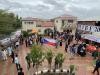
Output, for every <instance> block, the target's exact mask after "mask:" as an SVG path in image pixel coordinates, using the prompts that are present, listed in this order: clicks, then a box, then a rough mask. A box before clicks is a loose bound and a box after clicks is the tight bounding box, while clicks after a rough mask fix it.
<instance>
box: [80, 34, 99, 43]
mask: <svg viewBox="0 0 100 75" xmlns="http://www.w3.org/2000/svg"><path fill="white" fill-rule="evenodd" d="M81 37H82V38H83V39H87V40H91V41H94V42H98V43H100V37H98V36H95V35H91V34H83V35H81Z"/></svg>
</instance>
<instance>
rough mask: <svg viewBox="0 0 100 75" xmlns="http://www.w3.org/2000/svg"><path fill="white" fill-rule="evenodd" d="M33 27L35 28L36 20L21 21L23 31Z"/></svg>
mask: <svg viewBox="0 0 100 75" xmlns="http://www.w3.org/2000/svg"><path fill="white" fill-rule="evenodd" d="M25 22H33V24H28V23H25ZM33 28H36V21H22V30H23V31H27V30H32V29H33Z"/></svg>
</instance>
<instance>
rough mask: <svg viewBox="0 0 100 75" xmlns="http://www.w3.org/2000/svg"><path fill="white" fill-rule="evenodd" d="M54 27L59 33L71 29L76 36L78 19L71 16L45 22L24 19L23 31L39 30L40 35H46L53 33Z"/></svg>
mask: <svg viewBox="0 0 100 75" xmlns="http://www.w3.org/2000/svg"><path fill="white" fill-rule="evenodd" d="M54 27H56V29H57V31H58V32H63V31H64V30H67V29H70V30H72V32H73V34H74V33H75V31H76V27H77V17H74V16H71V15H62V16H60V17H56V18H53V19H50V20H43V19H38V18H23V19H22V30H23V31H28V30H32V29H37V30H38V32H39V33H40V34H44V33H47V32H49V31H50V32H53V31H54Z"/></svg>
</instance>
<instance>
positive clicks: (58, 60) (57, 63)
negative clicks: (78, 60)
mask: <svg viewBox="0 0 100 75" xmlns="http://www.w3.org/2000/svg"><path fill="white" fill-rule="evenodd" d="M64 59H65V57H64V55H63V54H62V53H58V54H57V55H56V57H55V68H58V69H62V64H63V62H64Z"/></svg>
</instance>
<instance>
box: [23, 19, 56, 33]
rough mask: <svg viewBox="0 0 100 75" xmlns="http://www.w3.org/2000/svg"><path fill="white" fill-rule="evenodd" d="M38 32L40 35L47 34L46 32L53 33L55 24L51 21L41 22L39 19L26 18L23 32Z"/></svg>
mask: <svg viewBox="0 0 100 75" xmlns="http://www.w3.org/2000/svg"><path fill="white" fill-rule="evenodd" d="M33 29H35V30H37V31H38V32H39V33H40V34H44V33H46V31H48V30H49V31H51V32H53V29H54V24H53V22H51V21H49V20H41V19H37V18H24V19H23V20H22V30H23V31H28V30H29V31H31V30H33Z"/></svg>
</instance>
